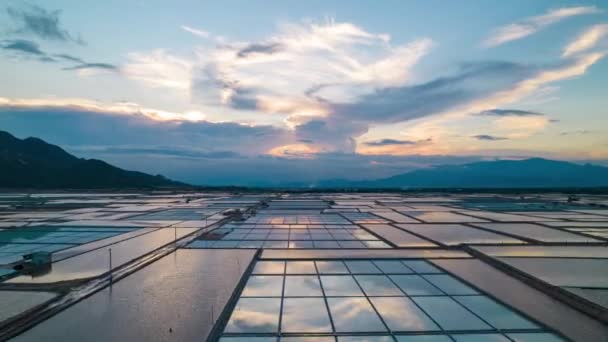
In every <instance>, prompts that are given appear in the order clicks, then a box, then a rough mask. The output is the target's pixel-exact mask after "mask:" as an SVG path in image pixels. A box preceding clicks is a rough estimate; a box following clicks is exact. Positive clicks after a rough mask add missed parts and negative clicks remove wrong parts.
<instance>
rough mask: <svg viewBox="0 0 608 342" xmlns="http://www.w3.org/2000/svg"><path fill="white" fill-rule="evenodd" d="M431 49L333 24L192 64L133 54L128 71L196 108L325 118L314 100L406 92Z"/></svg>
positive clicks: (237, 46)
mask: <svg viewBox="0 0 608 342" xmlns="http://www.w3.org/2000/svg"><path fill="white" fill-rule="evenodd" d="M432 46H433V42H432V40H430V39H428V38H420V39H417V40H414V41H412V42H409V43H406V44H403V45H393V44H391V39H390V37H389V36H388V35H386V34H382V33H372V32H368V31H366V30H364V29H362V28H361V27H359V26H357V25H354V24H352V23H344V22H334V21H331V20H330V21H328V22H325V23H314V22H308V23H302V24H284V25H281V26H280V27H279V30H278V32H277V33H275V34H273V35H271V36H269V37H267V38H265V39H261V40H259V41H249V42H243V41H234V42H225V43H222V44H218V45H217V46H213V47H210V46H201V47H199V48H198V49H197V54H196V56H195V57H193V58H184V57H181V56H176V55H174V54H171V53H169V52H166V51H158V50H157V51H152V52H138V53H133V54H130V55H129V62H128V63H127V65H126V66H125V70H126V74H127V75H128V76H129V77H130V78H133V79H136V80H138V81H142V82H144V83H145V84H148V85H153V86H163V87H169V88H179V89H183V90H192V97H193V98H194V100H195V101H197V102H201V103H205V104H208V105H222V106H227V107H232V108H236V109H239V110H256V111H261V112H265V113H278V114H294V115H308V116H322V115H324V114H325V109H324V105H323V103H322V102H321V101H318V100H317V99H316V98H315V96H326V95H329V94H331V96H332V98H336V97H341V98H352V97H353V95H357V94H358V93H360V92H368V91H372V90H373V89H374V88H376V87H385V86H389V85H399V84H404V83H406V82H408V81H410V80H411V69H412V67H413V66H414V65H415V64H416V63H417V62H418V61H419V60H420V59H421V58H422V57H423V56H424V55H425V54H426V53H427V52H428V51H429V50H430V49H431V47H432ZM370 51H373V53H370ZM165 70H171V72H165ZM311 89H316V90H315V91H314V92H308V91H310V90H311Z"/></svg>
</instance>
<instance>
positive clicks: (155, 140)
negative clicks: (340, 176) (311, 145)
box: [0, 99, 290, 156]
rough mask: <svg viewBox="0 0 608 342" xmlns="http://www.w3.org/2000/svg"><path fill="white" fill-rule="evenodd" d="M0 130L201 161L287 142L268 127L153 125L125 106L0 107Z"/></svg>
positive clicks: (278, 131) (69, 143)
mask: <svg viewBox="0 0 608 342" xmlns="http://www.w3.org/2000/svg"><path fill="white" fill-rule="evenodd" d="M0 100H1V99H0ZM129 108H131V110H129ZM0 127H2V128H3V129H6V130H8V131H9V132H11V133H14V134H17V135H20V136H23V135H27V136H36V137H40V138H42V139H45V140H48V141H49V142H52V143H56V144H60V145H66V146H96V147H98V148H101V147H105V148H110V147H111V148H112V149H113V151H117V150H116V149H117V148H118V149H123V153H124V152H125V151H124V149H125V148H126V147H128V148H130V149H138V150H139V151H140V152H142V151H147V152H148V153H150V152H152V150H150V149H155V150H156V152H157V153H158V152H159V149H160V148H161V147H162V149H163V150H164V152H165V154H167V151H169V150H172V151H173V152H172V153H173V154H176V153H178V151H182V152H181V153H182V154H192V153H193V152H192V151H193V150H194V151H197V153H199V154H201V153H204V154H206V155H207V156H210V155H213V153H220V152H221V153H223V155H225V153H226V152H227V151H231V152H234V153H236V154H243V155H257V154H264V153H266V151H267V150H269V149H271V148H273V147H275V146H277V145H279V144H282V143H288V142H289V141H290V140H289V139H290V136H289V132H287V131H286V130H283V129H280V128H276V127H272V126H249V125H242V124H238V123H230V122H226V123H214V122H209V121H204V120H201V121H186V120H183V119H181V120H180V119H166V120H157V119H155V118H154V117H152V116H151V115H150V113H145V114H144V113H142V112H139V111H136V110H134V107H129V106H124V107H120V106H116V107H111V106H108V107H100V108H95V107H84V106H80V107H76V106H73V105H72V106H61V105H56V106H50V105H40V104H36V103H30V104H29V105H27V104H18V103H16V102H12V103H7V102H3V101H0ZM133 151H134V150H131V152H133ZM216 156H217V154H216Z"/></svg>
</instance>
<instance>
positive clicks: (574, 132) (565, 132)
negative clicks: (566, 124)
mask: <svg viewBox="0 0 608 342" xmlns="http://www.w3.org/2000/svg"><path fill="white" fill-rule="evenodd" d="M591 133H593V131H590V130H587V129H580V130H576V131H564V132H561V133H560V134H559V135H587V134H591Z"/></svg>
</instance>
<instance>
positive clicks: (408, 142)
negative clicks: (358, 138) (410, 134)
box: [363, 139, 416, 146]
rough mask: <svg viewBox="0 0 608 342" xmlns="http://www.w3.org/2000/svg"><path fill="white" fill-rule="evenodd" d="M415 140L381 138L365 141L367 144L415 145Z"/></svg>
mask: <svg viewBox="0 0 608 342" xmlns="http://www.w3.org/2000/svg"><path fill="white" fill-rule="evenodd" d="M414 144H416V142H415V141H412V140H398V139H380V140H374V141H366V142H364V143H363V145H365V146H390V145H414Z"/></svg>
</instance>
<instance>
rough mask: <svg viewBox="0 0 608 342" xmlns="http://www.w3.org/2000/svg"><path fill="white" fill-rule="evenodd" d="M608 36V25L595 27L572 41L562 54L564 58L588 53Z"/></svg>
mask: <svg viewBox="0 0 608 342" xmlns="http://www.w3.org/2000/svg"><path fill="white" fill-rule="evenodd" d="M607 36H608V24H600V25H594V26H591V27H590V28H588V29H587V30H586V31H585V32H583V33H582V34H581V35H579V36H578V37H577V38H576V39H575V40H574V41H572V42H571V43H570V44H568V46H566V48H564V52H563V53H562V57H569V56H571V55H574V54H577V53H580V52H583V51H587V50H589V49H591V48H593V47H594V46H595V45H596V44H597V43H598V42H599V41H601V40H602V39H604V38H605V37H607Z"/></svg>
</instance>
